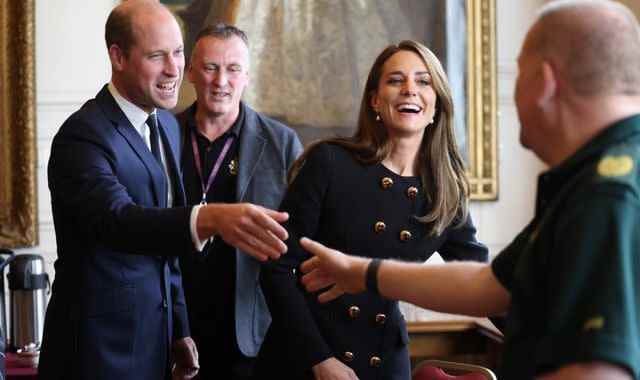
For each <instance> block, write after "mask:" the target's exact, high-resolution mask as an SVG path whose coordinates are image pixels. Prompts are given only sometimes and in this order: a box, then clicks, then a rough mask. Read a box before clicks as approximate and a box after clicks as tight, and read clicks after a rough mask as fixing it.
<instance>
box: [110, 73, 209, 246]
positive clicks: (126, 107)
mask: <svg viewBox="0 0 640 380" xmlns="http://www.w3.org/2000/svg"><path fill="white" fill-rule="evenodd" d="M108 89H109V92H110V93H111V95H112V96H113V98H114V99H115V101H116V103H117V104H118V106H119V107H120V109H121V110H122V112H123V113H124V115H125V116H126V117H127V119H128V120H129V122H130V123H131V125H132V126H133V128H134V129H135V130H136V131H137V132H138V133H139V134H140V136H141V137H142V139H143V140H144V142H145V144H147V148H149V151H151V143H150V140H149V138H150V130H149V126H148V125H147V119H148V118H149V115H152V114H155V113H156V110H155V109H154V110H153V111H151V113H147V112H145V111H144V110H143V109H142V108H140V107H138V106H136V105H135V104H133V103H131V102H130V101H129V100H127V99H125V98H124V97H123V96H122V95H120V92H118V89H117V88H116V86H114V85H113V83H112V82H109V86H108ZM156 117H157V115H156ZM158 136H160V133H158ZM159 143H160V153H161V156H162V169H163V170H164V175H165V178H166V180H167V189H168V191H167V207H173V199H174V194H173V186H171V177H170V176H169V168H168V166H167V158H166V157H167V155H166V154H165V147H164V144H163V142H162V138H161V139H160V141H159ZM176 159H180V157H176ZM199 211H200V205H198V206H195V207H193V209H192V210H191V217H190V220H189V230H190V232H191V240H192V241H193V244H194V246H195V247H196V250H198V251H201V250H202V248H203V247H204V244H205V243H206V241H207V240H204V241H201V240H200V239H199V238H198V233H197V228H196V220H197V219H198V212H199Z"/></svg>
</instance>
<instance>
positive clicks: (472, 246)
mask: <svg viewBox="0 0 640 380" xmlns="http://www.w3.org/2000/svg"><path fill="white" fill-rule="evenodd" d="M446 234H447V236H446V240H445V242H444V244H442V246H441V247H440V248H439V249H438V253H439V254H440V256H442V258H443V259H444V260H445V261H455V260H458V261H461V260H472V261H487V259H488V257H489V251H488V250H487V247H486V246H485V245H484V244H482V243H480V242H479V241H478V240H477V239H476V227H475V226H474V225H473V221H472V220H471V215H469V216H468V217H467V220H466V221H465V222H464V223H463V224H462V225H459V226H452V227H449V228H448V229H447V231H446Z"/></svg>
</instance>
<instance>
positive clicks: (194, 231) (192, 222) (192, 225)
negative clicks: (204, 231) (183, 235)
mask: <svg viewBox="0 0 640 380" xmlns="http://www.w3.org/2000/svg"><path fill="white" fill-rule="evenodd" d="M202 206H203V205H197V206H194V207H193V208H192V209H191V218H190V219H189V230H190V231H191V241H192V242H193V246H194V247H195V248H196V251H198V252H201V251H202V249H203V248H204V245H205V244H206V243H207V241H209V239H205V240H200V238H199V237H198V228H197V226H196V222H197V220H198V213H199V212H200V207H202Z"/></svg>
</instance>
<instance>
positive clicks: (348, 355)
mask: <svg viewBox="0 0 640 380" xmlns="http://www.w3.org/2000/svg"><path fill="white" fill-rule="evenodd" d="M355 358H356V356H355V355H354V354H353V352H351V351H345V352H344V353H343V354H342V360H343V361H344V362H345V363H351V362H352V361H353V359H355ZM380 364H382V359H380V357H379V356H372V357H371V358H370V359H369V365H370V366H371V367H380Z"/></svg>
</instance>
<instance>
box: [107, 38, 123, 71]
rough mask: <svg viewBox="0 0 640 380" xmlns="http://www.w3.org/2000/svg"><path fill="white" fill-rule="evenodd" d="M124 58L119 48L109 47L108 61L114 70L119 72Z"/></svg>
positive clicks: (116, 46) (115, 46) (114, 45)
mask: <svg viewBox="0 0 640 380" xmlns="http://www.w3.org/2000/svg"><path fill="white" fill-rule="evenodd" d="M125 59H126V57H125V54H124V52H123V51H122V49H120V46H118V45H116V44H113V45H111V46H109V60H110V61H111V67H113V69H114V70H116V71H120V70H122V68H123V67H124V61H125Z"/></svg>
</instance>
